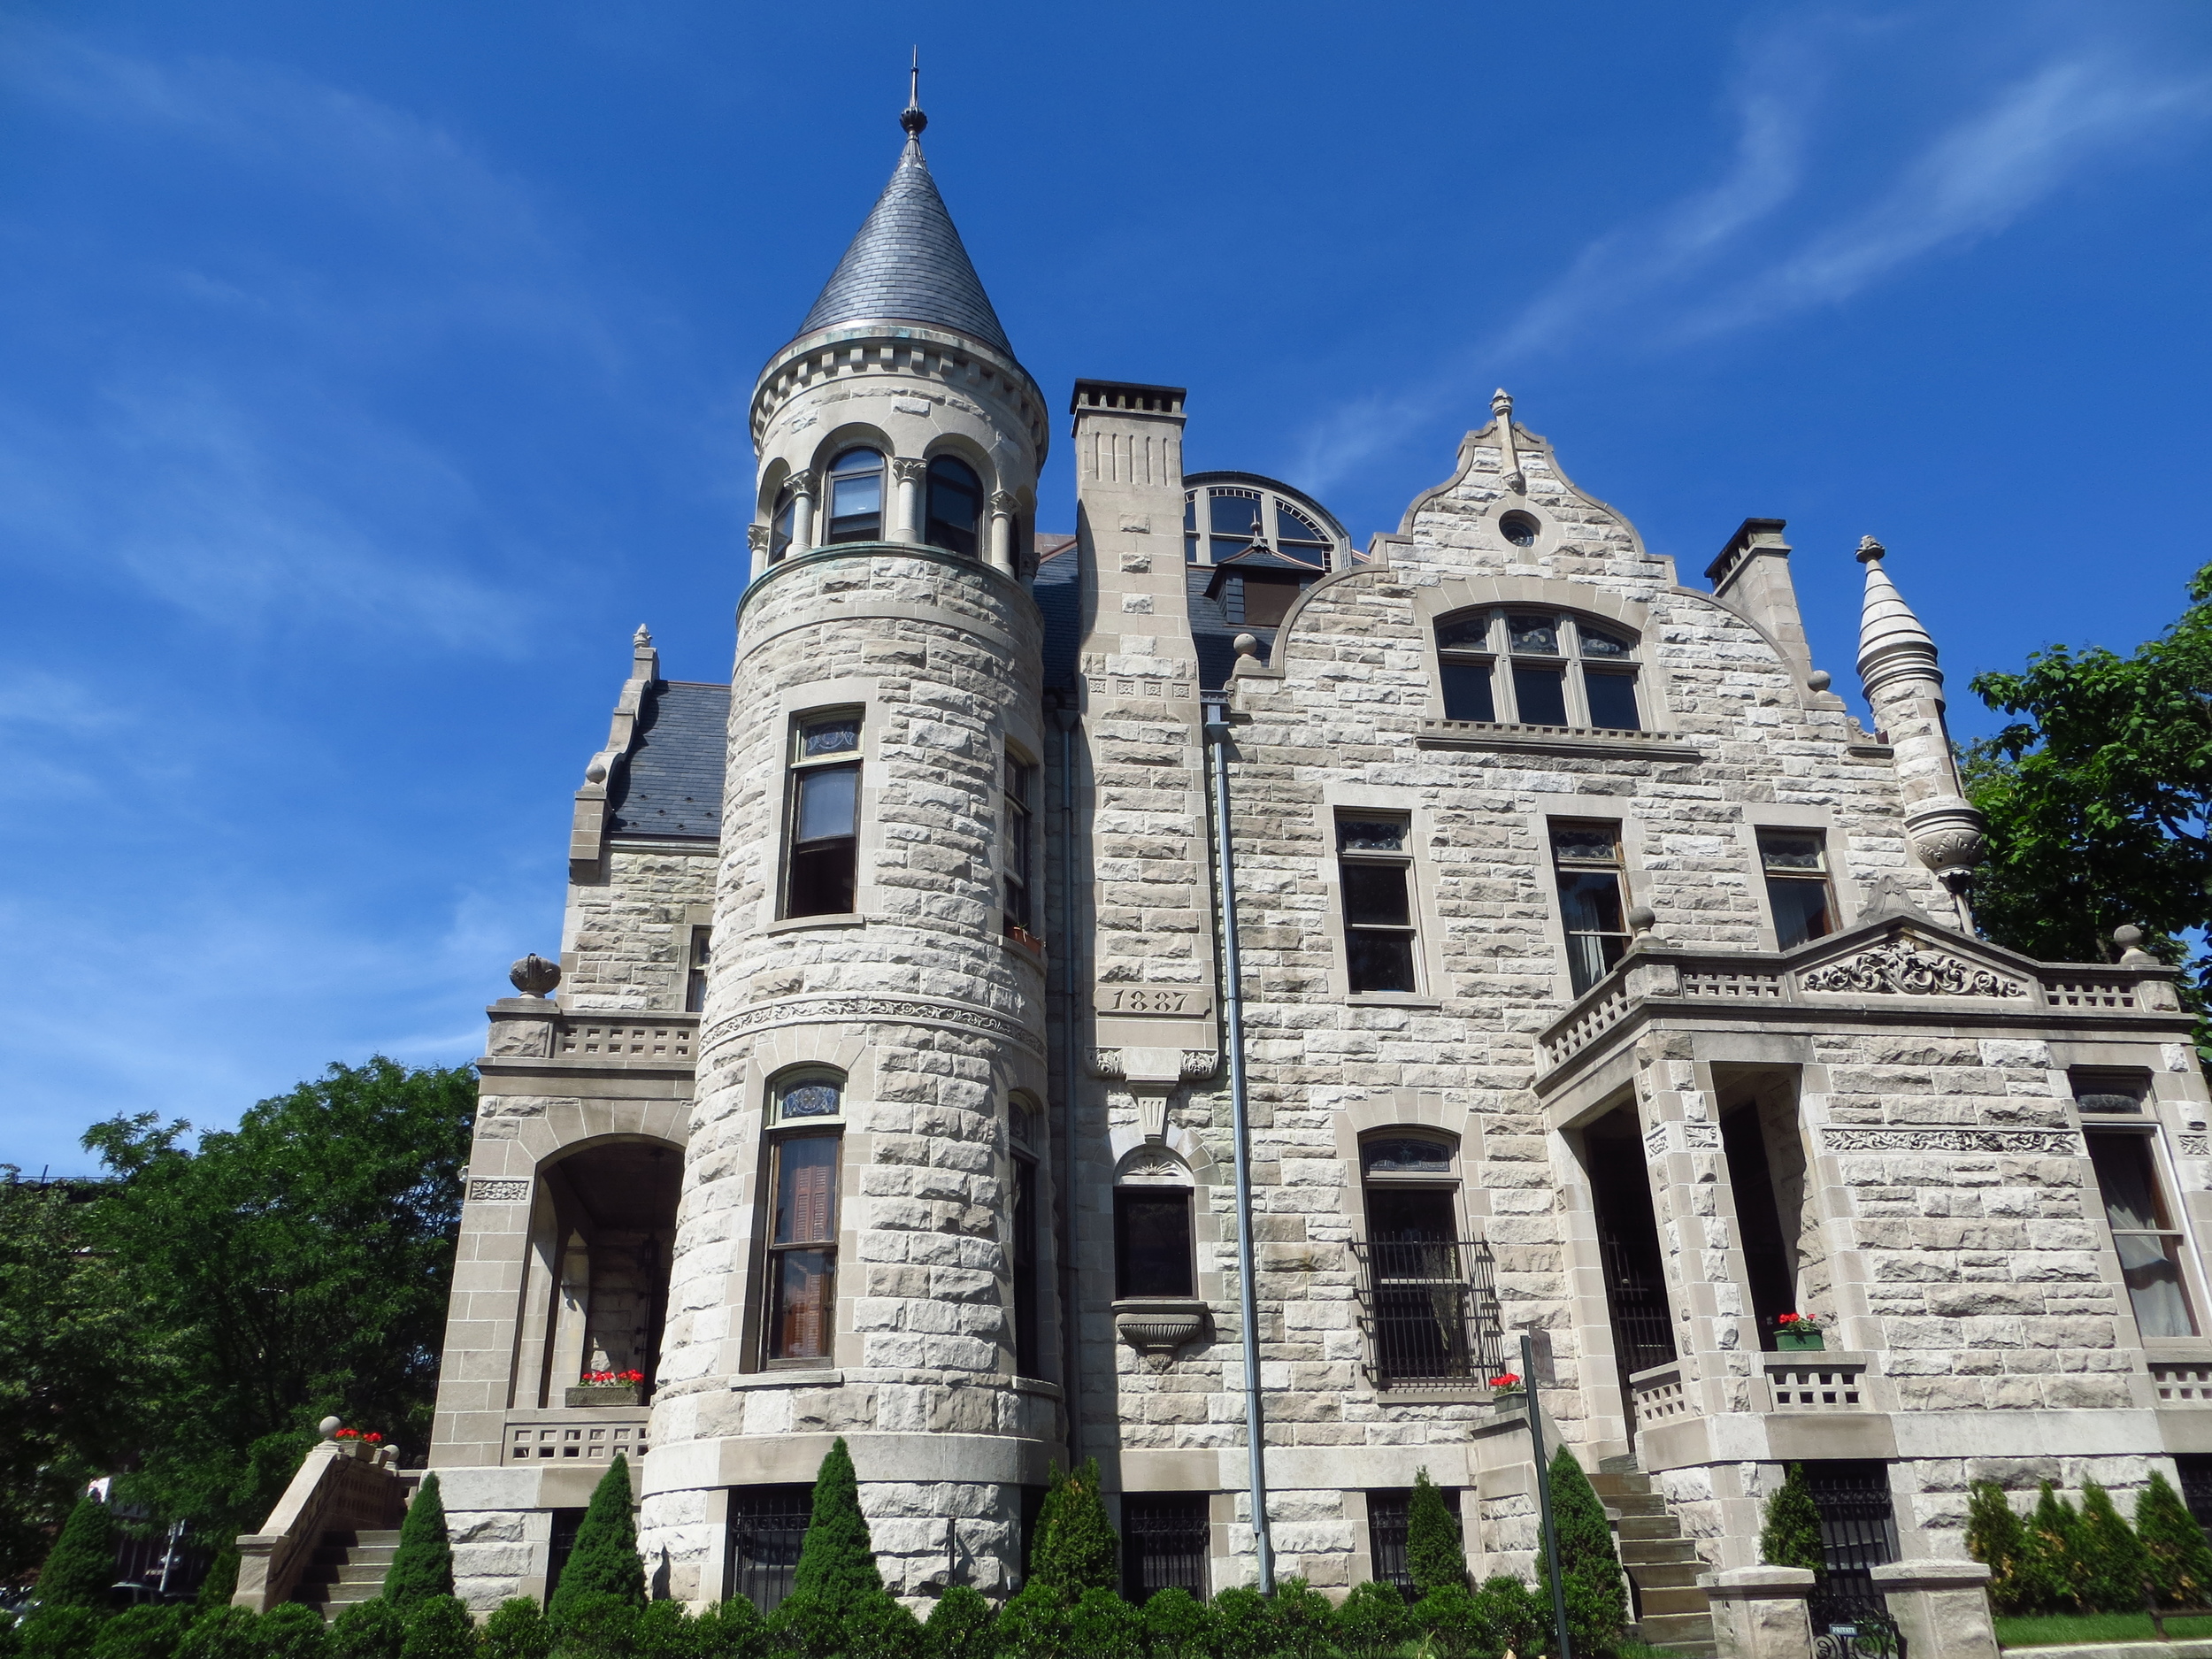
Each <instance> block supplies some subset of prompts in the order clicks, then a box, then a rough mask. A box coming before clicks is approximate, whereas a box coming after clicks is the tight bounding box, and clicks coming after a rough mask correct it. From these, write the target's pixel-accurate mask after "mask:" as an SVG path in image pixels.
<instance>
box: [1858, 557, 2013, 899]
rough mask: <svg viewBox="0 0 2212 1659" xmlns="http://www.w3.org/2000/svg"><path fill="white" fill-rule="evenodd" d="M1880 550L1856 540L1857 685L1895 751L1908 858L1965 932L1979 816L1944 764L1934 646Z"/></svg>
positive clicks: (1944, 731) (1946, 746)
mask: <svg viewBox="0 0 2212 1659" xmlns="http://www.w3.org/2000/svg"><path fill="white" fill-rule="evenodd" d="M1887 551H1888V549H1886V548H1885V547H1883V545H1882V544H1881V543H1880V542H1879V541H1876V540H1875V539H1874V538H1873V537H1872V536H1866V537H1863V538H1862V539H1861V541H1860V542H1859V552H1858V557H1859V562H1860V563H1861V564H1863V565H1865V566H1866V604H1865V608H1864V610H1863V611H1862V612H1861V614H1860V620H1859V683H1860V684H1861V686H1863V687H1864V689H1865V692H1866V701H1867V706H1868V707H1869V708H1870V710H1872V711H1873V716H1874V724H1875V726H1876V727H1877V728H1878V730H1879V731H1880V732H1881V733H1882V735H1883V737H1884V738H1885V739H1886V741H1887V742H1888V743H1889V745H1890V747H1891V748H1892V749H1894V750H1895V751H1896V757H1897V762H1896V764H1897V780H1898V784H1899V787H1900V788H1901V791H1902V793H1903V795H1904V803H1905V833H1906V837H1907V839H1908V840H1909V841H1910V842H1911V845H1912V849H1913V852H1914V854H1915V856H1917V857H1918V858H1919V860H1920V862H1921V863H1923V864H1925V865H1927V866H1928V868H1929V869H1931V870H1932V871H1933V872H1935V875H1936V879H1938V880H1939V881H1940V882H1942V883H1943V885H1944V887H1946V888H1947V889H1948V890H1949V892H1950V894H1951V895H1952V899H1953V901H1954V902H1955V904H1956V905H1957V907H1958V924H1959V928H1960V931H1961V932H1963V933H1970V932H1972V931H1973V918H1972V914H1971V912H1970V910H1968V908H1967V902H1966V894H1967V889H1968V887H1969V886H1970V884H1971V882H1972V879H1973V872H1974V866H1975V865H1976V864H1978V863H1980V862H1981V856H1982V842H1983V834H1982V832H1983V828H1984V824H1983V819H1982V815H1981V813H1980V811H1979V810H1978V809H1977V808H1976V807H1975V806H1974V804H1973V803H1971V802H1970V801H1968V800H1967V799H1966V795H1965V792H1964V790H1963V789H1962V787H1960V783H1959V774H1958V767H1957V764H1956V763H1955V761H1954V760H1953V758H1952V754H1951V734H1950V731H1949V729H1948V728H1947V726H1945V724H1944V718H1943V711H1944V703H1943V672H1942V670H1941V669H1939V668H1938V667H1937V665H1936V648H1935V641H1934V640H1933V639H1932V638H1931V637H1930V635H1929V634H1928V630H1927V629H1926V628H1924V627H1923V626H1921V622H1920V618H1918V617H1916V616H1915V615H1914V614H1913V611H1912V607H1911V606H1909V605H1908V604H1907V603H1905V597H1904V595H1902V594H1901V593H1899V592H1898V591H1897V584H1896V583H1895V582H1893V581H1892V580H1890V577H1889V572H1887V571H1886V570H1885V569H1884V568H1883V567H1882V560H1883V558H1884V557H1885V556H1886V553H1887Z"/></svg>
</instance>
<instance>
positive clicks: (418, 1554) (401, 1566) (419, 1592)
mask: <svg viewBox="0 0 2212 1659" xmlns="http://www.w3.org/2000/svg"><path fill="white" fill-rule="evenodd" d="M451 1594H453V1543H452V1540H450V1539H449V1537H448V1536H447V1534H446V1526H445V1500H444V1499H443V1498H442V1497H441V1496H440V1495H439V1493H438V1477H437V1476H436V1475H434V1474H429V1475H425V1476H424V1477H423V1478H422V1488H421V1490H419V1492H417V1493H416V1494H415V1501H414V1502H412V1503H411V1504H409V1505H408V1506H407V1518H406V1519H405V1520H403V1521H402V1522H401V1523H400V1526H399V1548H398V1549H396V1551H394V1552H393V1555H392V1564H391V1566H390V1567H389V1568H388V1570H387V1571H386V1572H385V1574H384V1599H385V1600H386V1601H389V1602H390V1603H391V1604H392V1605H393V1606H395V1607H396V1608H397V1609H399V1610H400V1611H401V1612H403V1613H411V1612H412V1611H413V1609H416V1608H418V1607H419V1606H421V1605H422V1603H423V1602H425V1601H428V1600H430V1598H431V1597H433V1596H437V1595H451Z"/></svg>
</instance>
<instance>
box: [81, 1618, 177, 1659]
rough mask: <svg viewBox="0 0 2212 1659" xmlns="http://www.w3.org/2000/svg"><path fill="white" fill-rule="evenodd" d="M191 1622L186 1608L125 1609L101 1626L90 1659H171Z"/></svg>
mask: <svg viewBox="0 0 2212 1659" xmlns="http://www.w3.org/2000/svg"><path fill="white" fill-rule="evenodd" d="M191 1623H192V1609H189V1608H186V1607H129V1608H125V1609H123V1610H122V1611H121V1612H120V1613H118V1614H117V1615H116V1616H115V1617H113V1618H111V1619H110V1620H108V1622H107V1623H106V1624H104V1626H102V1627H101V1631H100V1634H99V1636H98V1638H97V1639H96V1640H95V1641H94V1642H93V1644H92V1659H174V1655H175V1654H176V1651H177V1645H178V1643H180V1642H181V1641H182V1640H184V1632H185V1630H186V1628H187V1627H188V1625H189V1624H191Z"/></svg>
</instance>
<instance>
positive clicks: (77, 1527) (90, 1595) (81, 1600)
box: [38, 1493, 115, 1608]
mask: <svg viewBox="0 0 2212 1659" xmlns="http://www.w3.org/2000/svg"><path fill="white" fill-rule="evenodd" d="M114 1594H115V1524H114V1522H113V1520H112V1519H111V1517H109V1515H108V1506H107V1505H106V1504H104V1503H103V1502H101V1501H100V1500H99V1499H97V1498H96V1497H94V1496H92V1495H91V1494H89V1493H88V1494H85V1495H84V1496H83V1497H81V1498H80V1499H78V1500H77V1507H76V1508H75V1509H72V1510H70V1511H69V1519H68V1520H67V1521H65V1523H63V1525H62V1529H61V1536H60V1537H58V1538H57V1539H56V1540H54V1547H53V1548H52V1549H50V1550H49V1551H47V1553H46V1564H45V1565H44V1566H43V1567H42V1568H40V1569H39V1573H38V1604H39V1605H40V1606H41V1607H42V1608H47V1607H106V1606H107V1605H108V1604H109V1602H110V1601H112V1600H113V1598H114Z"/></svg>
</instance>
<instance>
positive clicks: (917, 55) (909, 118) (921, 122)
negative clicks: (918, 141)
mask: <svg viewBox="0 0 2212 1659" xmlns="http://www.w3.org/2000/svg"><path fill="white" fill-rule="evenodd" d="M899 125H900V126H901V127H904V128H905V129H906V135H907V136H908V137H909V138H919V137H920V136H921V135H922V128H924V127H927V126H928V125H929V117H927V116H926V115H924V114H923V113H922V49H921V48H920V47H918V46H917V47H916V48H915V49H914V64H913V66H912V67H911V68H910V69H909V70H908V71H907V80H906V108H905V110H904V111H902V113H901V114H900V116H899Z"/></svg>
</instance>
